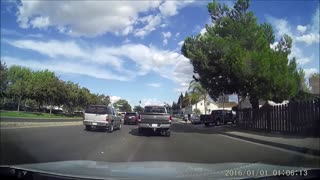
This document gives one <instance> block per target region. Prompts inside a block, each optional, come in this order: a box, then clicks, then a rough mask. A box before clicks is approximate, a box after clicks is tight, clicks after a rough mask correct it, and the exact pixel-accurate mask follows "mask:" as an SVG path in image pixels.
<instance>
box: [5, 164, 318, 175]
mask: <svg viewBox="0 0 320 180" xmlns="http://www.w3.org/2000/svg"><path fill="white" fill-rule="evenodd" d="M1 167H2V168H10V169H11V168H12V169H15V170H23V171H28V172H34V173H42V174H51V175H56V176H64V177H73V178H90V179H150V178H152V179H213V178H214V179H218V178H219V179H237V178H241V179H242V178H250V177H251V178H252V177H253V176H252V175H251V176H249V175H248V174H246V171H248V170H249V171H251V172H255V173H257V175H258V176H260V177H266V176H272V175H273V171H274V170H277V171H285V170H298V171H299V170H310V169H315V168H305V167H288V166H277V165H269V164H262V163H218V164H201V163H184V162H166V161H147V162H100V161H59V162H48V163H36V164H22V165H12V166H1ZM231 171H233V172H235V171H237V172H242V174H241V175H238V176H236V175H235V174H231V173H230V172H231ZM259 171H265V172H267V173H268V174H265V173H264V172H260V173H259Z"/></svg>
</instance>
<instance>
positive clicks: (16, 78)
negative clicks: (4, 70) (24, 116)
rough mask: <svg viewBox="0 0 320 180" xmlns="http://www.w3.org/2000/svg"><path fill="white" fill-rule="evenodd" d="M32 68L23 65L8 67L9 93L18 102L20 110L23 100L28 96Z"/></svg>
mask: <svg viewBox="0 0 320 180" xmlns="http://www.w3.org/2000/svg"><path fill="white" fill-rule="evenodd" d="M31 75H32V72H31V70H30V69H28V68H25V67H21V66H11V67H10V68H9V69H8V88H7V93H8V94H9V96H10V97H13V98H14V99H15V100H16V101H17V102H18V105H17V106H18V107H17V110H18V112H19V111H20V103H21V100H23V99H25V98H27V96H28V92H27V86H28V83H29V82H30V80H31Z"/></svg>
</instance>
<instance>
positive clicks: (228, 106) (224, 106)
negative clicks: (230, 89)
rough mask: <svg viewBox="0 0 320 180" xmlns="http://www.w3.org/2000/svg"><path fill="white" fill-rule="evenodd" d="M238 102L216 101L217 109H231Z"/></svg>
mask: <svg viewBox="0 0 320 180" xmlns="http://www.w3.org/2000/svg"><path fill="white" fill-rule="evenodd" d="M237 105H238V104H237V103H236V102H225V103H218V108H219V109H224V110H232V108H233V107H235V106H237Z"/></svg>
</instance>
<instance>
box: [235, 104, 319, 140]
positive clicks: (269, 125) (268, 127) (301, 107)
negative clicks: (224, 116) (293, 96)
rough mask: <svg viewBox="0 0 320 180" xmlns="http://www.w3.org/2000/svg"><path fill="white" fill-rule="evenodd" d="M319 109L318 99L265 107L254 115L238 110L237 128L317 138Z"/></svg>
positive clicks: (247, 111) (247, 110)
mask: <svg viewBox="0 0 320 180" xmlns="http://www.w3.org/2000/svg"><path fill="white" fill-rule="evenodd" d="M319 108H320V99H316V100H311V101H304V102H290V103H288V104H285V105H278V106H270V105H265V106H262V107H261V108H260V109H259V110H257V112H256V113H253V110H252V109H244V110H238V113H237V117H238V126H240V127H243V128H248V129H256V130H263V131H266V132H280V133H288V134H296V135H317V136H319V135H320V119H319V118H320V117H319V113H320V111H319Z"/></svg>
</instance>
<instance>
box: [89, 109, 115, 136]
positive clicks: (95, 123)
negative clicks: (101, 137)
mask: <svg viewBox="0 0 320 180" xmlns="http://www.w3.org/2000/svg"><path fill="white" fill-rule="evenodd" d="M83 124H84V125H85V126H86V129H87V130H91V129H92V128H102V129H107V130H108V132H110V133H112V132H113V130H114V129H115V128H117V129H121V118H120V117H119V116H118V115H117V112H116V110H115V109H114V108H113V107H111V106H104V105H90V106H89V107H87V108H86V109H85V112H84V120H83Z"/></svg>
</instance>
